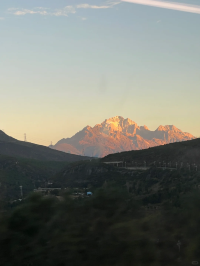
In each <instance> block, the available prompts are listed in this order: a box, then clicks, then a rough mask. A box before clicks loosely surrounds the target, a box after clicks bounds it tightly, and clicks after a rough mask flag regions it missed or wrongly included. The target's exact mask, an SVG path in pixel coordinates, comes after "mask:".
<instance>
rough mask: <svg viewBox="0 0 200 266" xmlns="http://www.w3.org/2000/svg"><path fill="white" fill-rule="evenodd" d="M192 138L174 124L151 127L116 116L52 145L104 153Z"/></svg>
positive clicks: (83, 152)
mask: <svg viewBox="0 0 200 266" xmlns="http://www.w3.org/2000/svg"><path fill="white" fill-rule="evenodd" d="M191 139H195V137H194V136H193V135H191V134H189V133H186V132H182V131H181V130H180V129H178V128H176V127H175V126H173V125H166V126H159V127H158V128H157V129H156V130H155V131H151V130H149V129H148V127H147V126H138V125H137V124H136V123H135V122H134V121H132V120H131V119H129V118H127V119H124V118H123V117H121V116H115V117H112V118H109V119H106V120H105V121H104V122H102V123H101V124H97V125H95V126H94V127H90V126H86V127H85V128H83V129H82V130H81V131H79V132H78V133H76V134H75V135H74V136H72V137H71V138H66V139H65V138H64V139H61V140H60V141H58V142H57V143H56V144H55V145H54V146H50V147H51V148H53V149H56V150H59V151H64V152H68V153H73V154H77V155H86V156H91V157H103V156H106V155H108V154H112V153H117V152H122V151H130V150H141V149H147V148H149V147H154V146H159V145H164V144H167V143H173V142H180V141H186V140H191Z"/></svg>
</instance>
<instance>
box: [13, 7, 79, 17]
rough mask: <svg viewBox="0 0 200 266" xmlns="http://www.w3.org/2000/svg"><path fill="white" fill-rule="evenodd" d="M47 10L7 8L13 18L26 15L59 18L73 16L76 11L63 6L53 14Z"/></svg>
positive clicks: (39, 8)
mask: <svg viewBox="0 0 200 266" xmlns="http://www.w3.org/2000/svg"><path fill="white" fill-rule="evenodd" d="M47 10H48V8H43V7H36V8H33V9H24V8H22V9H17V8H9V9H8V12H9V13H11V14H13V15H15V16H24V15H27V14H31V15H35V14H38V15H42V16H47V15H49V16H56V17H60V16H64V17H67V16H68V14H75V13H76V10H75V8H74V7H73V6H65V7H64V8H62V9H56V10H54V11H53V12H51V11H49V10H48V11H47Z"/></svg>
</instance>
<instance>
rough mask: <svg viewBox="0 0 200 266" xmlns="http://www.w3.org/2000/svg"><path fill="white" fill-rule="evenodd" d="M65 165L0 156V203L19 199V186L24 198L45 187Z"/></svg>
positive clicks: (57, 162) (63, 163) (62, 163)
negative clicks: (35, 189)
mask: <svg viewBox="0 0 200 266" xmlns="http://www.w3.org/2000/svg"><path fill="white" fill-rule="evenodd" d="M66 164H67V162H59V161H54V162H52V161H37V160H33V159H24V158H16V157H9V156H3V155H0V201H7V200H8V201H10V200H12V199H13V200H14V199H18V198H20V197H21V195H20V186H23V194H24V196H25V197H26V196H27V195H28V193H30V192H32V191H33V189H34V188H38V187H45V185H46V183H47V182H48V180H50V179H51V178H52V176H54V175H55V174H56V173H57V172H59V171H61V169H62V168H64V167H65V166H66Z"/></svg>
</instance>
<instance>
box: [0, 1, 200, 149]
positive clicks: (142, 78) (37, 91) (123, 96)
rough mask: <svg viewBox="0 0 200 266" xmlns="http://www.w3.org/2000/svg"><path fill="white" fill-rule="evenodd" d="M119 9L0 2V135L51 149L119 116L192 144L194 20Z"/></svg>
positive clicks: (198, 52) (197, 128)
mask: <svg viewBox="0 0 200 266" xmlns="http://www.w3.org/2000/svg"><path fill="white" fill-rule="evenodd" d="M117 2H120V0H119V1H115V2H114V1H95V0H93V1H89V0H88V1H87V0H86V1H82V0H80V1H78V0H71V1H70V0H65V1H64V0H56V1H55V0H48V1H47V0H43V1H41V0H40V1H38V0H29V1H27V0H23V1H22V0H6V1H1V3H0V7H1V8H0V58H1V60H0V93H1V98H0V128H1V129H4V131H5V132H6V133H7V134H9V135H12V136H13V137H16V138H18V139H23V134H24V133H26V134H27V139H28V141H31V142H35V143H40V144H44V145H49V144H50V141H51V140H52V141H53V143H55V142H57V141H58V140H59V139H61V138H63V137H71V136H72V135H73V134H74V133H76V132H77V131H79V130H81V129H82V128H83V127H84V126H86V125H91V126H94V125H95V124H97V123H101V122H102V121H103V120H105V119H106V118H109V117H112V116H116V115H121V116H123V117H125V118H127V117H129V118H131V119H132V120H134V121H135V122H137V123H138V124H139V125H144V124H146V125H147V126H148V127H149V128H150V129H151V130H155V129H156V128H157V127H158V126H159V125H160V124H163V125H165V124H174V125H175V126H177V127H178V128H180V129H181V130H183V131H187V132H190V133H192V134H194V135H195V136H200V122H199V114H200V104H199V99H200V45H199V44H200V30H199V25H200V14H195V13H190V12H181V11H175V10H170V9H163V8H158V7H151V6H146V5H138V4H133V3H127V2H121V3H118V4H117ZM179 2H182V3H183V2H184V3H185V4H188V3H190V4H193V5H198V3H199V1H190V2H189V1H179ZM84 4H85V5H84ZM86 4H87V5H86ZM199 5H200V4H199ZM39 7H40V8H39ZM97 7H102V8H97ZM103 7H104V8H103ZM106 7H108V8H106Z"/></svg>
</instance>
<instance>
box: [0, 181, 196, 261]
mask: <svg viewBox="0 0 200 266" xmlns="http://www.w3.org/2000/svg"><path fill="white" fill-rule="evenodd" d="M199 222H200V195H199V192H198V191H193V192H192V193H189V194H187V195H185V196H183V197H181V199H180V206H179V207H175V206H166V208H165V209H162V210H157V211H156V210H154V211H146V210H145V209H144V207H142V206H141V205H139V203H138V202H137V201H135V200H134V199H133V198H132V197H131V196H130V194H128V193H127V191H126V190H123V189H119V188H117V187H114V186H113V184H112V185H109V184H107V186H106V187H104V188H101V189H98V190H97V191H96V192H95V194H94V195H93V196H92V197H90V198H85V199H76V200H73V199H72V198H71V197H70V196H69V195H63V197H62V199H61V200H58V199H57V198H56V197H49V196H42V195H40V194H38V193H35V194H32V195H31V196H30V197H29V198H28V199H26V200H25V201H24V202H23V203H22V204H21V205H20V206H18V207H17V208H16V209H14V210H13V211H12V212H11V213H9V214H8V213H7V214H6V217H5V216H4V217H2V218H1V222H0V245H1V249H0V265H4V266H16V265H22V266H23V265H24V266H25V265H32V266H40V265H41V266H44V265H52V266H64V265H72V266H73V265H74V266H75V265H83V266H90V265H97V266H98V265H99V266H103V265H105V266H111V265H116V266H118V265H119V266H121V265H135V266H137V265H138V266H142V265H153V266H158V265H159V266H160V265H166V266H172V265H183V266H184V265H191V262H192V261H199V260H200V255H199V250H200V237H199V236H200V227H199Z"/></svg>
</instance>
